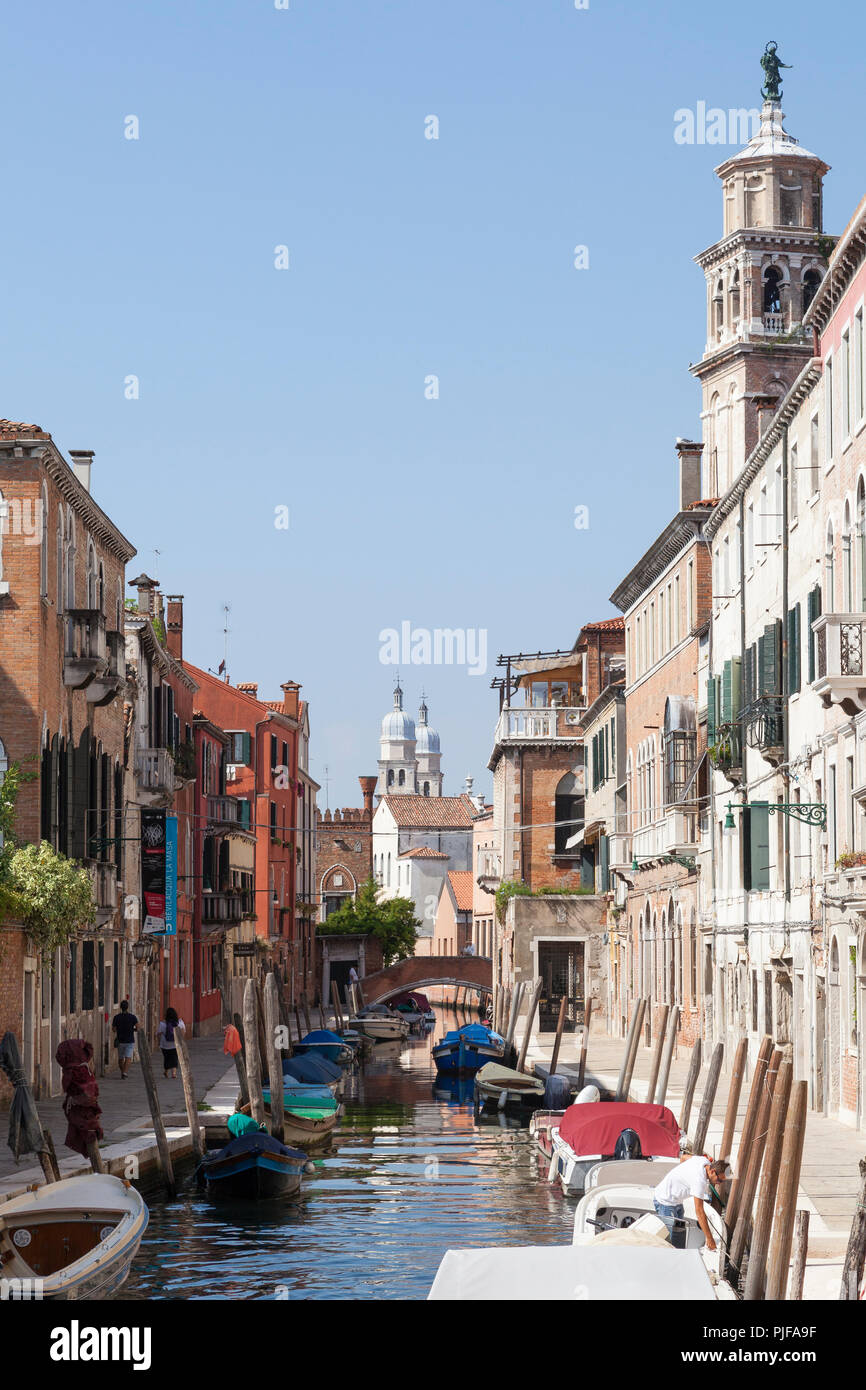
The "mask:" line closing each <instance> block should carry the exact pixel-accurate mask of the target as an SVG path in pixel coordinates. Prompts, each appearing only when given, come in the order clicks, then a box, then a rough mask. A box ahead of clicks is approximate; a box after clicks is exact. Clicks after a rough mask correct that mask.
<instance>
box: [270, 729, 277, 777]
mask: <svg viewBox="0 0 866 1390" xmlns="http://www.w3.org/2000/svg"><path fill="white" fill-rule="evenodd" d="M277 746H278V742H277V736H276V734H271V772H274V771H276V767H277Z"/></svg>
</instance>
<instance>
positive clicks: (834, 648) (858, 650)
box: [812, 613, 866, 680]
mask: <svg viewBox="0 0 866 1390" xmlns="http://www.w3.org/2000/svg"><path fill="white" fill-rule="evenodd" d="M864 626H866V616H864V615H863V614H861V613H823V614H822V615H821V617H820V618H818V619H816V621H815V622H814V623H813V624H812V630H813V631H814V633H815V667H816V676H817V679H818V680H823V679H824V678H825V677H829V678H831V679H832V677H833V676H862V675H863V647H864V641H863V628H864Z"/></svg>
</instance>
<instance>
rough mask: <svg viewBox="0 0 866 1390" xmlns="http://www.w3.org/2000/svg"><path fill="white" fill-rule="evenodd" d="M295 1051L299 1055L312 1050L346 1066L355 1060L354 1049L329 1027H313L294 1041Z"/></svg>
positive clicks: (327, 1059) (330, 1060) (328, 1059)
mask: <svg viewBox="0 0 866 1390" xmlns="http://www.w3.org/2000/svg"><path fill="white" fill-rule="evenodd" d="M295 1052H297V1053H300V1054H301V1056H303V1055H304V1054H305V1053H307V1052H314V1053H315V1054H316V1055H317V1056H320V1057H324V1058H325V1060H326V1061H328V1062H336V1063H337V1064H338V1065H339V1066H348V1065H349V1063H350V1062H353V1061H354V1060H355V1052H354V1049H353V1048H351V1047H348V1046H347V1044H346V1043H345V1042H344V1041H343V1039H342V1038H341V1037H340V1035H339V1033H332V1032H331V1030H330V1028H314V1029H313V1030H312V1032H310V1033H307V1034H306V1035H305V1036H304V1037H303V1038H301V1041H300V1042H298V1043H295Z"/></svg>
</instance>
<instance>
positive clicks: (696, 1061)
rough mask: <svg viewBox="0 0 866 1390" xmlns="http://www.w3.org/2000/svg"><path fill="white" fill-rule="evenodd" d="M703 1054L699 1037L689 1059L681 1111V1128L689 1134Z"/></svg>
mask: <svg viewBox="0 0 866 1390" xmlns="http://www.w3.org/2000/svg"><path fill="white" fill-rule="evenodd" d="M702 1054H703V1044H702V1043H701V1040H700V1038H698V1040H697V1042H696V1043H695V1045H694V1047H693V1048H692V1055H691V1060H690V1061H689V1070H688V1075H687V1076H686V1089H685V1092H684V1094H683V1108H682V1111H681V1112H680V1129H681V1130H682V1131H683V1133H684V1134H688V1130H689V1119H690V1118H691V1113H692V1101H693V1100H694V1098H695V1087H696V1086H697V1084H698V1077H699V1076H700V1074H701V1060H702Z"/></svg>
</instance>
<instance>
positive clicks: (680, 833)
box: [631, 806, 699, 861]
mask: <svg viewBox="0 0 866 1390" xmlns="http://www.w3.org/2000/svg"><path fill="white" fill-rule="evenodd" d="M631 839H632V851H633V854H634V857H635V859H637V860H638V861H640V860H641V859H659V858H663V857H664V856H666V855H668V854H683V853H690V854H694V853H695V852H696V850H697V849H698V844H699V837H698V813H697V811H686V810H683V809H682V808H681V807H675V806H674V807H671V808H670V809H669V810H667V811H666V812H665V813H664V815H663V816H662V817H661V818H660V819H659V820H655V821H651V822H650V824H649V825H641V826H639V827H638V828H637V829H635V830H633V831H632V837H631Z"/></svg>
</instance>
